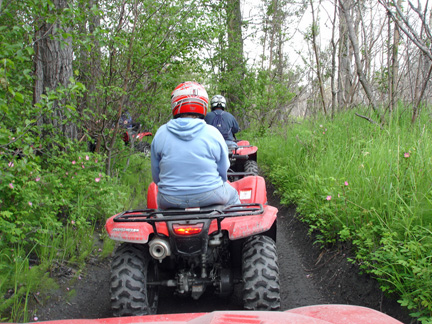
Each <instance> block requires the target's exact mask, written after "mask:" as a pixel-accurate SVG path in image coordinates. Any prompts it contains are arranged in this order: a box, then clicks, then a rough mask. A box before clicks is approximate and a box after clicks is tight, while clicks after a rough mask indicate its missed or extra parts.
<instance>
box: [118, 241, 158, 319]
mask: <svg viewBox="0 0 432 324" xmlns="http://www.w3.org/2000/svg"><path fill="white" fill-rule="evenodd" d="M157 279H158V268H157V263H155V261H154V260H153V259H152V258H151V257H150V255H149V253H148V250H147V248H146V246H141V245H139V244H129V243H123V244H122V245H120V246H119V247H118V248H117V250H116V252H115V254H114V258H113V261H112V263H111V286H110V292H111V307H112V311H113V315H114V316H136V315H149V314H155V313H156V311H157V304H158V297H159V291H158V288H157V287H152V288H149V287H148V286H147V282H148V281H149V280H152V281H153V280H157Z"/></svg>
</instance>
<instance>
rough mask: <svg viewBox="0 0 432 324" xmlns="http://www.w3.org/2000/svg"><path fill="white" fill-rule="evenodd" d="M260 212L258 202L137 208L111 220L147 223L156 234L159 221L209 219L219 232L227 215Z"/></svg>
mask: <svg viewBox="0 0 432 324" xmlns="http://www.w3.org/2000/svg"><path fill="white" fill-rule="evenodd" d="M262 213H264V207H263V206H262V205H261V204H258V203H252V204H239V205H230V206H219V207H214V208H213V207H203V208H202V209H201V208H200V209H198V208H196V209H194V208H190V209H168V210H162V211H161V210H156V209H138V210H129V211H125V212H122V213H120V214H118V215H117V216H116V217H114V219H113V221H114V222H144V223H149V224H150V225H151V226H152V227H153V230H154V233H156V234H157V233H158V231H157V229H156V223H159V222H169V221H176V222H182V221H195V220H205V219H210V220H216V221H217V227H218V232H220V231H221V222H222V221H223V220H224V219H225V218H227V217H242V216H254V215H261V214H262Z"/></svg>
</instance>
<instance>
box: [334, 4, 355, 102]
mask: <svg viewBox="0 0 432 324" xmlns="http://www.w3.org/2000/svg"><path fill="white" fill-rule="evenodd" d="M345 2H346V3H347V6H349V5H350V3H351V0H346V1H345ZM351 60H352V50H351V46H350V42H349V37H348V29H347V23H346V21H345V17H344V15H343V13H342V12H340V18H339V60H338V61H339V64H338V66H339V70H338V91H337V93H338V94H337V102H338V106H339V107H347V105H348V104H349V102H350V92H351V90H350V89H351V88H352V83H353V82H352V73H351Z"/></svg>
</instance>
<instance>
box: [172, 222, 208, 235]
mask: <svg viewBox="0 0 432 324" xmlns="http://www.w3.org/2000/svg"><path fill="white" fill-rule="evenodd" d="M203 226H204V223H198V224H173V230H174V233H175V234H177V235H183V236H187V235H195V234H199V233H200V232H201V231H202V228H203Z"/></svg>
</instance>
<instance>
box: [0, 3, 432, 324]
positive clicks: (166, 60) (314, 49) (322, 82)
mask: <svg viewBox="0 0 432 324" xmlns="http://www.w3.org/2000/svg"><path fill="white" fill-rule="evenodd" d="M306 14H308V15H309V17H310V19H309V20H307V21H308V22H307V23H305V20H302V18H303V17H304V16H305V15H306ZM431 21H432V12H431V10H430V7H429V6H428V2H425V3H424V2H421V1H408V2H406V1H402V0H379V1H375V0H358V1H354V0H344V1H342V0H341V1H336V0H333V1H332V0H322V1H317V0H300V1H299V0H297V1H291V0H262V1H258V0H257V1H255V2H254V6H253V7H251V6H250V3H246V2H241V1H240V0H202V1H194V0H176V1H163V0H161V1H158V0H156V1H154V0H152V1H148V0H140V1H138V0H86V1H84V0H82V1H80V0H74V1H66V0H52V1H50V0H19V1H18V0H0V237H1V241H0V314H1V317H0V319H1V320H12V321H27V320H28V319H29V318H30V316H31V314H28V312H27V302H28V297H29V296H30V295H33V296H35V294H36V292H39V291H42V290H43V289H48V287H49V285H50V283H52V280H51V279H50V274H51V273H53V272H55V271H56V269H58V268H61V267H64V266H65V265H68V266H72V267H73V268H75V269H78V270H76V273H77V275H79V269H80V268H81V267H82V266H83V265H84V263H85V260H86V258H87V257H88V256H89V255H91V254H92V253H95V251H94V246H95V239H97V240H99V239H100V240H102V241H103V243H104V245H103V246H102V248H100V249H99V250H98V251H96V253H100V254H102V255H103V254H105V255H108V254H109V253H110V252H111V251H112V242H110V241H109V240H105V237H104V233H103V230H101V227H103V224H104V221H105V219H106V218H107V217H108V216H110V215H113V214H115V213H117V212H119V211H122V210H125V209H129V208H135V207H138V206H139V205H140V204H142V203H144V202H143V197H145V192H146V188H147V184H148V183H149V182H150V181H151V180H150V176H149V174H148V167H149V162H148V157H147V156H146V155H145V154H141V153H136V152H135V150H134V145H133V144H134V143H133V141H132V143H130V144H129V145H125V143H124V142H123V141H122V136H123V129H122V128H121V126H120V125H119V120H120V117H121V115H122V113H124V112H126V111H128V112H129V113H130V114H131V115H132V117H133V119H134V121H135V122H137V123H139V124H141V127H142V129H144V130H148V131H152V132H153V133H154V132H155V131H156V130H157V128H158V127H159V126H160V125H161V124H163V123H165V122H167V121H168V120H169V119H170V114H171V112H170V108H169V98H170V94H171V91H172V89H173V88H174V87H175V86H176V85H177V84H179V83H180V82H182V81H186V80H196V81H199V82H201V83H202V84H204V85H205V87H206V89H207V91H208V93H209V94H210V96H212V95H214V94H219V93H221V94H223V95H224V96H225V97H226V98H227V101H228V109H229V111H230V112H231V113H233V114H234V115H235V116H236V118H237V119H238V121H239V123H240V125H241V128H242V129H243V130H244V131H243V132H242V134H241V135H242V136H243V137H244V138H247V139H250V140H251V141H254V143H256V144H257V145H259V147H260V155H259V163H260V165H261V166H262V167H263V169H264V171H265V172H266V175H267V176H268V178H269V180H271V181H272V182H273V183H274V184H275V185H276V187H277V190H278V192H279V194H280V195H281V197H282V198H283V201H284V202H285V203H294V204H296V205H297V206H298V210H299V211H300V213H301V218H302V220H304V221H305V222H307V223H308V224H310V226H311V231H318V232H319V233H320V236H319V237H320V240H319V242H318V243H319V244H322V245H326V244H343V243H346V242H349V244H352V249H353V251H354V253H355V255H356V258H355V259H353V260H352V261H353V262H357V263H358V264H360V265H361V266H362V268H363V269H364V271H367V272H369V273H371V274H373V275H374V276H375V277H376V278H377V279H378V280H379V281H380V282H381V285H382V288H383V290H385V291H386V292H388V293H392V294H396V295H397V296H399V300H400V302H401V304H402V305H404V306H406V307H408V308H409V309H411V310H412V313H413V316H414V317H416V318H417V319H418V321H420V322H423V323H432V313H431V312H432V281H431V280H432V279H431V278H432V273H431V271H432V270H431V269H432V264H431V263H432V258H431V255H430V251H432V238H431V221H432V218H431V216H430V212H431V210H432V197H431V183H432V182H431V179H432V173H431V170H430V165H431V156H432V148H431V145H430V144H429V143H431V140H432V138H431V132H430V129H431V127H430V118H431V116H430V112H431V111H430V104H431V102H430V101H431V86H430V84H429V80H430V76H431V72H432V50H431V41H432V33H431V30H430V26H431ZM299 35H300V36H301V37H300V40H301V44H303V45H304V46H303V45H302V46H300V44H298V43H295V42H294V43H293V42H292V41H293V39H297V38H294V36H295V37H298V36H299ZM324 40H325V41H324ZM251 44H252V45H251ZM300 49H301V50H300ZM294 57H295V59H294ZM41 278H42V279H41Z"/></svg>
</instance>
